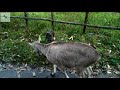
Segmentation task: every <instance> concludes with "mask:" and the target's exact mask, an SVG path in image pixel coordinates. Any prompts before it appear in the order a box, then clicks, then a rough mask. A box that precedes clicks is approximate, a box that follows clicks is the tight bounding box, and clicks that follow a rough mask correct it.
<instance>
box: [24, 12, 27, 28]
mask: <svg viewBox="0 0 120 90" xmlns="http://www.w3.org/2000/svg"><path fill="white" fill-rule="evenodd" d="M24 17H25V23H26V27H28V13H27V12H24Z"/></svg>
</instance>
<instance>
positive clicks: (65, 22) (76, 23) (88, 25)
mask: <svg viewBox="0 0 120 90" xmlns="http://www.w3.org/2000/svg"><path fill="white" fill-rule="evenodd" d="M10 18H19V19H26V17H20V16H11V17H10ZM27 19H29V20H44V21H51V22H56V23H64V24H72V25H81V26H87V27H93V28H104V29H115V30H120V27H112V26H97V25H90V24H84V23H78V22H67V21H59V20H52V19H48V18H27Z"/></svg>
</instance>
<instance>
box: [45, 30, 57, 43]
mask: <svg viewBox="0 0 120 90" xmlns="http://www.w3.org/2000/svg"><path fill="white" fill-rule="evenodd" d="M46 39H47V41H48V43H51V42H53V41H54V40H55V33H54V31H52V30H49V31H48V32H47V33H46Z"/></svg>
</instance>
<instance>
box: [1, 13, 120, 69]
mask: <svg viewBox="0 0 120 90" xmlns="http://www.w3.org/2000/svg"><path fill="white" fill-rule="evenodd" d="M54 14H55V17H54V19H55V20H63V21H70V22H80V23H83V22H84V17H85V13H84V12H54ZM11 16H23V12H12V13H11ZM29 17H36V18H38V17H39V18H49V19H50V18H51V15H50V12H30V13H29ZM119 22H120V17H119V13H115V12H90V15H89V17H88V23H89V24H92V25H102V26H105V25H107V26H120V23H119ZM50 29H52V27H51V22H48V21H37V20H29V28H26V27H25V21H24V20H23V19H11V22H10V23H1V29H0V60H4V61H7V62H12V63H15V64H16V63H29V64H30V65H37V66H42V65H51V64H50V63H48V61H47V60H46V58H45V57H44V56H41V57H38V56H37V55H36V53H35V52H34V50H33V49H32V48H31V47H30V46H29V45H28V42H33V41H35V40H37V39H38V36H39V35H40V34H41V35H42V43H47V42H46V39H45V33H46V32H47V31H48V30H50ZM82 30H83V26H79V25H68V24H59V23H55V30H54V31H55V37H56V40H57V41H65V42H68V41H75V42H84V43H91V44H93V45H95V46H96V47H97V50H98V51H99V52H100V53H101V54H102V58H101V60H100V62H99V67H103V66H104V65H106V64H110V65H111V66H112V67H114V68H117V66H118V65H120V31H119V30H109V29H97V28H89V27H87V29H86V34H83V33H82ZM71 36H72V37H73V40H71V39H69V38H70V37H71ZM110 50H111V53H110V54H109V53H108V52H109V51H110Z"/></svg>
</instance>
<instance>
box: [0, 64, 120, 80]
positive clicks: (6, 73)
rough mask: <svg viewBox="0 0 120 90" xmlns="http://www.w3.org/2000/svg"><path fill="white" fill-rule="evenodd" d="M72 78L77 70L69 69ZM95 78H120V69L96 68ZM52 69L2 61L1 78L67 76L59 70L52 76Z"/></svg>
mask: <svg viewBox="0 0 120 90" xmlns="http://www.w3.org/2000/svg"><path fill="white" fill-rule="evenodd" d="M67 73H68V76H69V77H70V78H76V76H75V72H70V71H68V72H67ZM93 73H94V76H93V78H120V71H117V70H108V71H105V70H101V69H94V70H93ZM50 74H51V69H50V68H47V67H38V68H34V69H33V68H31V67H30V66H28V65H27V64H23V65H11V64H10V63H6V64H2V63H0V78H65V75H64V74H63V73H62V72H61V71H59V70H57V73H56V75H55V77H53V76H51V75H50Z"/></svg>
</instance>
